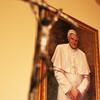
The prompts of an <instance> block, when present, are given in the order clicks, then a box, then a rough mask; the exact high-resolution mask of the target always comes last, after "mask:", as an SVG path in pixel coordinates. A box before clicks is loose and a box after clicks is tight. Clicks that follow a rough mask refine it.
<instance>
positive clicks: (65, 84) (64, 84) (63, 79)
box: [55, 71, 72, 94]
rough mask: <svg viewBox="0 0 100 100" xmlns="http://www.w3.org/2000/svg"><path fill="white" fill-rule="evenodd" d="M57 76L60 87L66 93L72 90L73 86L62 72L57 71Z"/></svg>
mask: <svg viewBox="0 0 100 100" xmlns="http://www.w3.org/2000/svg"><path fill="white" fill-rule="evenodd" d="M55 77H56V79H57V82H58V84H59V87H60V88H62V90H63V91H64V93H65V94H66V93H67V92H68V91H70V90H71V88H72V86H71V84H70V83H69V81H68V80H67V78H66V77H65V75H64V74H63V73H62V72H59V71H55Z"/></svg>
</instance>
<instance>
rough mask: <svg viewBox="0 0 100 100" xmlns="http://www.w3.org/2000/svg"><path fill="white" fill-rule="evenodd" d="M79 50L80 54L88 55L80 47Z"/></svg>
mask: <svg viewBox="0 0 100 100" xmlns="http://www.w3.org/2000/svg"><path fill="white" fill-rule="evenodd" d="M78 51H79V53H80V54H82V55H86V54H85V52H84V51H83V50H81V49H79V48H78Z"/></svg>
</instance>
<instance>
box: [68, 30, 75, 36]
mask: <svg viewBox="0 0 100 100" xmlns="http://www.w3.org/2000/svg"><path fill="white" fill-rule="evenodd" d="M70 34H75V35H77V32H76V31H75V30H74V29H70V30H69V31H68V33H67V37H69V36H70Z"/></svg>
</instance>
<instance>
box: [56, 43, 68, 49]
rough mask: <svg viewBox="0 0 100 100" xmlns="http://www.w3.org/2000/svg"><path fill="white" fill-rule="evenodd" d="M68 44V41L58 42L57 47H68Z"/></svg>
mask: <svg viewBox="0 0 100 100" xmlns="http://www.w3.org/2000/svg"><path fill="white" fill-rule="evenodd" d="M67 45H68V44H67V43H65V44H58V45H57V47H58V48H62V47H67Z"/></svg>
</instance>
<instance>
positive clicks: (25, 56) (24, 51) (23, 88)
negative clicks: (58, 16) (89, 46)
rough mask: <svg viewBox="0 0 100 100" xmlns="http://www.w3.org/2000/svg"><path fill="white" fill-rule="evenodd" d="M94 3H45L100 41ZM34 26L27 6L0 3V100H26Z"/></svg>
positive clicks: (99, 8) (98, 8) (9, 0)
mask: <svg viewBox="0 0 100 100" xmlns="http://www.w3.org/2000/svg"><path fill="white" fill-rule="evenodd" d="M95 1H96V0H75V1H74V0H48V3H49V4H50V5H52V6H54V7H56V8H63V11H64V12H66V13H67V14H69V15H71V16H73V17H75V18H76V19H79V20H80V21H82V22H84V23H86V24H88V25H90V26H92V27H94V28H96V29H97V30H98V31H99V40H100V5H97V4H96V2H95ZM36 26H37V24H36V21H35V19H34V15H33V13H32V11H31V9H30V6H29V5H28V4H27V3H24V2H22V1H21V0H0V100H27V94H28V90H29V82H30V75H31V71H32V60H33V54H34V41H35V37H36Z"/></svg>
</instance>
